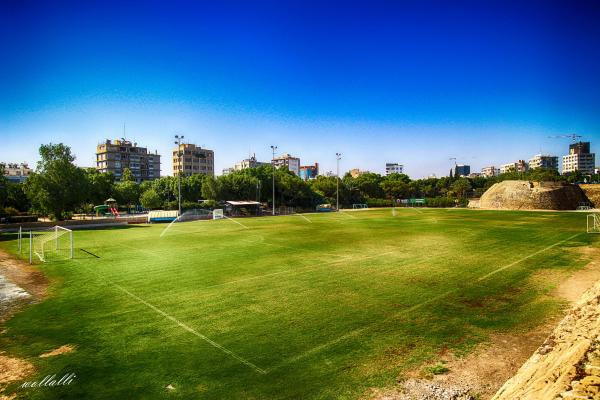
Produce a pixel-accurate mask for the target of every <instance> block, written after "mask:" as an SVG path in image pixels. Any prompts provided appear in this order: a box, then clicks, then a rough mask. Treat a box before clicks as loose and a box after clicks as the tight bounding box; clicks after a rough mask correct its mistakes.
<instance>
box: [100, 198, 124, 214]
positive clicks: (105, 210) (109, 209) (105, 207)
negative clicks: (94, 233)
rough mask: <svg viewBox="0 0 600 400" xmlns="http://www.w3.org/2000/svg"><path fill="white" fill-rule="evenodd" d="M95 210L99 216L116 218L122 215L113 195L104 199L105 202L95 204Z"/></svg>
mask: <svg viewBox="0 0 600 400" xmlns="http://www.w3.org/2000/svg"><path fill="white" fill-rule="evenodd" d="M94 211H95V212H96V215H97V216H105V217H106V216H108V217H110V216H112V217H115V218H119V217H120V216H121V214H119V209H118V206H117V201H116V200H115V199H113V198H112V197H111V198H110V199H106V200H104V204H102V205H99V206H95V207H94Z"/></svg>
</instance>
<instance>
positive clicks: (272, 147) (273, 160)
mask: <svg viewBox="0 0 600 400" xmlns="http://www.w3.org/2000/svg"><path fill="white" fill-rule="evenodd" d="M271 150H273V158H271V164H272V165H273V215H275V150H277V146H271Z"/></svg>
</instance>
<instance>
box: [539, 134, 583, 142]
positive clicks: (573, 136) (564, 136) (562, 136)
mask: <svg viewBox="0 0 600 400" xmlns="http://www.w3.org/2000/svg"><path fill="white" fill-rule="evenodd" d="M548 137H549V138H550V139H559V138H570V139H571V140H572V141H573V143H575V142H576V141H577V139H581V138H582V137H583V136H581V135H578V134H576V133H571V134H570V135H557V136H548Z"/></svg>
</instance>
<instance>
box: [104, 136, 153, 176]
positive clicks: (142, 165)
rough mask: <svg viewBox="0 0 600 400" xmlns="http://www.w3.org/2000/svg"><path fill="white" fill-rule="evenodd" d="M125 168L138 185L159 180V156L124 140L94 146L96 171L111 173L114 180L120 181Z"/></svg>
mask: <svg viewBox="0 0 600 400" xmlns="http://www.w3.org/2000/svg"><path fill="white" fill-rule="evenodd" d="M125 168H129V169H130V170H131V172H132V174H133V176H134V178H135V180H136V182H138V183H139V182H143V181H150V180H153V179H157V178H160V155H159V154H158V153H157V152H156V151H155V152H154V153H148V150H147V149H146V148H145V147H138V145H137V143H131V142H130V141H128V140H124V139H121V140H115V141H110V140H106V141H105V142H104V143H101V144H99V145H98V146H96V169H97V170H98V171H100V172H112V173H113V174H114V175H115V179H116V180H121V177H122V176H123V170H124V169H125Z"/></svg>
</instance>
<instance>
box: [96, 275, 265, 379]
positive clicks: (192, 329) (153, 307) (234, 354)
mask: <svg viewBox="0 0 600 400" xmlns="http://www.w3.org/2000/svg"><path fill="white" fill-rule="evenodd" d="M86 269H87V270H89V271H90V272H92V273H94V274H95V275H96V276H98V277H99V278H100V279H102V280H103V281H104V282H105V283H108V284H110V285H111V286H113V287H115V288H117V289H119V290H120V291H122V292H123V293H125V294H126V295H128V296H129V297H131V298H133V299H135V300H137V301H138V302H140V303H142V304H143V305H145V306H147V307H148V308H150V309H151V310H153V311H155V312H156V313H158V314H160V315H162V316H163V317H165V318H167V319H169V320H171V321H173V322H174V323H176V324H177V325H179V326H180V327H181V328H183V329H185V330H186V331H188V332H190V333H191V334H193V335H194V336H197V337H199V338H200V339H202V340H204V341H205V342H206V343H208V344H210V345H211V346H213V347H214V348H216V349H219V350H221V351H222V352H223V353H225V354H227V355H229V356H231V357H233V358H235V359H236V360H238V361H239V362H241V363H242V364H245V365H247V366H248V367H250V368H252V369H253V370H255V371H256V372H258V373H260V374H266V373H267V371H266V370H264V369H262V368H260V367H258V366H256V364H253V363H251V362H250V361H248V360H246V359H245V358H243V357H241V356H239V355H238V354H236V353H234V352H233V351H231V350H229V349H228V348H226V347H223V346H222V345H220V344H219V343H217V342H215V341H214V340H212V339H210V338H209V337H207V336H205V335H203V334H201V333H200V332H198V331H197V330H195V329H194V328H192V327H190V326H189V325H186V324H184V323H183V322H181V321H179V320H178V319H177V318H175V317H173V316H172V315H169V314H167V313H166V312H164V311H163V310H161V309H160V308H158V307H156V306H155V305H153V304H150V303H148V302H147V301H146V300H144V299H142V298H141V297H139V296H137V295H135V294H133V293H131V292H130V291H129V290H127V289H125V288H124V287H123V286H121V285H118V284H116V283H114V282H112V281H110V280H108V279H106V278H105V277H103V276H102V275H100V274H98V273H97V272H96V271H92V270H91V269H89V268H86Z"/></svg>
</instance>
